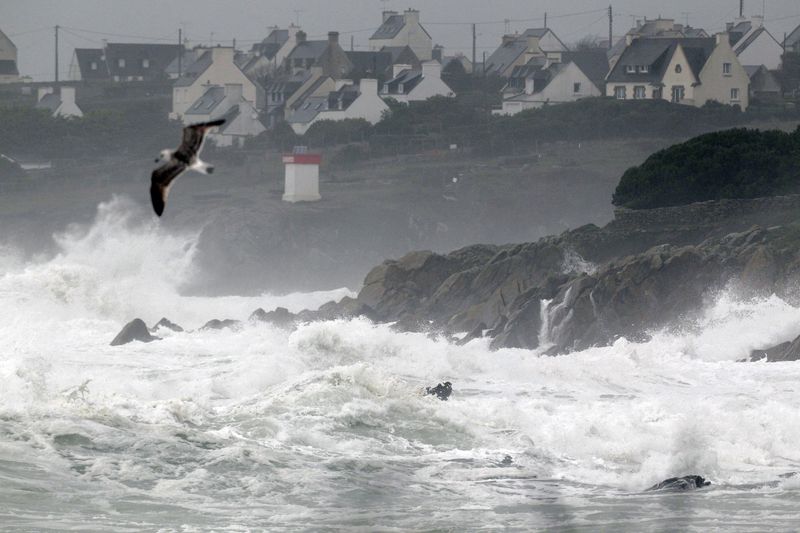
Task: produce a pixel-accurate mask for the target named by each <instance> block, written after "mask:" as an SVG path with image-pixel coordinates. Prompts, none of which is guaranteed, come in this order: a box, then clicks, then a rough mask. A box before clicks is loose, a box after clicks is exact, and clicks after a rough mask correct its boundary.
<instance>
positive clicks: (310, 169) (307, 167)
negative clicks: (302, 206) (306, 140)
mask: <svg viewBox="0 0 800 533" xmlns="http://www.w3.org/2000/svg"><path fill="white" fill-rule="evenodd" d="M321 162H322V155H321V154H310V153H305V152H301V151H295V153H292V154H285V155H284V156H283V164H284V165H285V166H286V176H285V184H284V189H283V201H284V202H292V203H295V202H316V201H318V200H321V199H322V197H321V196H320V195H319V165H320V163H321Z"/></svg>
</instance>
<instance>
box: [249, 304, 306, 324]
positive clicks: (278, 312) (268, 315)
mask: <svg viewBox="0 0 800 533" xmlns="http://www.w3.org/2000/svg"><path fill="white" fill-rule="evenodd" d="M250 321H251V322H266V323H267V324H272V325H273V326H275V327H278V328H281V329H294V327H295V324H296V322H297V315H295V314H294V313H291V312H289V310H288V309H286V308H285V307H277V308H275V310H274V311H269V312H267V311H264V310H263V309H261V308H260V307H259V308H258V309H256V310H255V311H253V314H251V315H250Z"/></svg>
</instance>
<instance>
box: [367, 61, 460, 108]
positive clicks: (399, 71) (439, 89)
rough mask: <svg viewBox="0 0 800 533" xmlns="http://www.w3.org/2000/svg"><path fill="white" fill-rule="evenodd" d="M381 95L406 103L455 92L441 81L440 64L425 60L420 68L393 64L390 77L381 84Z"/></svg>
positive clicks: (453, 94) (452, 94)
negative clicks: (413, 68)
mask: <svg viewBox="0 0 800 533" xmlns="http://www.w3.org/2000/svg"><path fill="white" fill-rule="evenodd" d="M381 96H383V97H384V98H394V99H395V100H397V101H398V102H401V103H404V104H407V103H409V102H418V101H422V100H427V99H428V98H431V97H433V96H455V93H454V92H453V90H452V89H451V88H450V87H449V86H448V85H447V84H446V83H445V82H443V81H442V65H441V64H440V63H439V62H438V61H425V62H424V63H423V64H422V68H421V69H420V70H412V69H411V66H410V65H394V66H393V72H392V79H391V80H389V81H387V82H386V83H384V84H383V88H382V89H381Z"/></svg>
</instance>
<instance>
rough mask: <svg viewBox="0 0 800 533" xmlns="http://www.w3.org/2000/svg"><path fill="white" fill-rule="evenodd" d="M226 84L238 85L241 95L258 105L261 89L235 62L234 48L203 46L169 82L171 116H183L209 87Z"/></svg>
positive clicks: (259, 105)
mask: <svg viewBox="0 0 800 533" xmlns="http://www.w3.org/2000/svg"><path fill="white" fill-rule="evenodd" d="M227 85H240V86H241V87H242V98H243V99H244V100H246V101H247V102H249V103H250V105H251V106H253V107H254V108H256V109H260V108H261V106H262V104H263V89H261V88H260V87H259V86H258V85H257V84H256V83H255V82H254V81H253V80H251V79H250V78H249V77H248V76H247V75H246V74H245V73H244V72H242V70H241V69H240V68H239V66H238V65H236V63H235V62H234V50H233V48H232V47H226V46H217V47H214V48H209V49H206V50H204V51H203V52H202V53H200V54H199V56H198V58H197V60H196V61H195V62H194V63H192V64H191V65H188V66H187V67H186V70H185V71H184V73H183V75H182V76H181V77H180V78H178V79H177V80H176V81H175V83H174V85H173V86H172V113H170V117H171V118H174V119H183V115H184V114H185V113H186V111H187V110H188V109H189V108H190V107H191V106H192V105H193V104H194V103H195V102H197V100H198V99H200V98H201V97H202V96H203V95H204V94H205V92H206V91H207V90H208V88H209V87H211V86H221V87H224V86H227Z"/></svg>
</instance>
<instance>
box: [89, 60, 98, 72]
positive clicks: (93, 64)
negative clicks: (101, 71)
mask: <svg viewBox="0 0 800 533" xmlns="http://www.w3.org/2000/svg"><path fill="white" fill-rule="evenodd" d="M90 68H91V69H92V70H97V63H96V62H95V61H92V64H91V65H90Z"/></svg>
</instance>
